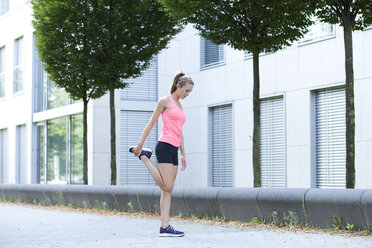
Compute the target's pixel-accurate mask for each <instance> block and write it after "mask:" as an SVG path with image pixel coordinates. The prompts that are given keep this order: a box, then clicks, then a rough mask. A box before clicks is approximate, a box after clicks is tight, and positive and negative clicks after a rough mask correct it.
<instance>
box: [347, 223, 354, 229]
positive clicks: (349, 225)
mask: <svg viewBox="0 0 372 248" xmlns="http://www.w3.org/2000/svg"><path fill="white" fill-rule="evenodd" d="M346 229H347V230H349V231H352V230H353V229H354V224H350V223H347V224H346Z"/></svg>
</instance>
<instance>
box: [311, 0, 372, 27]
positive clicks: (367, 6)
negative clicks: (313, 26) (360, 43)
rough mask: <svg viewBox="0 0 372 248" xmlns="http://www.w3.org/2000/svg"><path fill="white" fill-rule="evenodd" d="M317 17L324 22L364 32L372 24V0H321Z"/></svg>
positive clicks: (318, 2)
mask: <svg viewBox="0 0 372 248" xmlns="http://www.w3.org/2000/svg"><path fill="white" fill-rule="evenodd" d="M317 4H318V6H317V7H318V9H317V11H316V15H317V16H318V18H319V19H320V20H322V21H324V22H328V23H332V24H340V25H341V26H343V27H345V26H350V27H351V29H352V30H363V29H364V28H366V27H367V26H368V25H370V24H372V1H371V0H320V1H317Z"/></svg>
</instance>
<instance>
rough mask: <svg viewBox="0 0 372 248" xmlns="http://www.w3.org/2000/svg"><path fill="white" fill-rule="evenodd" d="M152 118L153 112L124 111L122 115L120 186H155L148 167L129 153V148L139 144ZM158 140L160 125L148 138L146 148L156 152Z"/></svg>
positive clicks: (156, 126)
mask: <svg viewBox="0 0 372 248" xmlns="http://www.w3.org/2000/svg"><path fill="white" fill-rule="evenodd" d="M151 116H152V112H151V111H130V110H129V111H128V110H122V111H121V115H120V129H121V130H120V172H119V173H120V184H143V185H155V182H154V180H153V178H152V177H151V175H150V173H149V171H148V169H147V168H146V166H142V162H141V161H140V160H139V159H138V158H137V157H134V156H133V154H131V153H129V152H128V147H129V146H132V145H135V144H137V142H138V139H139V138H140V137H141V135H142V131H143V130H144V129H145V127H146V125H147V123H148V122H149V120H150V118H151ZM157 140H158V124H157V123H156V124H155V126H154V127H153V128H152V130H151V132H150V134H149V135H148V136H147V139H146V142H145V144H144V147H148V148H150V149H152V150H153V151H155V146H156V143H157Z"/></svg>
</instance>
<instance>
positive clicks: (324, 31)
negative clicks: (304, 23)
mask: <svg viewBox="0 0 372 248" xmlns="http://www.w3.org/2000/svg"><path fill="white" fill-rule="evenodd" d="M314 22H315V23H314V24H313V25H312V26H310V27H309V31H308V32H307V33H306V34H305V35H304V37H303V38H302V39H301V40H299V42H298V43H299V44H302V43H306V42H311V41H317V40H321V39H325V38H329V37H334V36H335V29H334V25H332V24H329V23H325V22H320V21H318V20H315V21H314Z"/></svg>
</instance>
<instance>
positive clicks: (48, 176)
mask: <svg viewBox="0 0 372 248" xmlns="http://www.w3.org/2000/svg"><path fill="white" fill-rule="evenodd" d="M45 137H46V138H45ZM38 147H39V149H38V165H39V173H40V175H39V176H40V177H39V178H40V183H50V184H71V183H75V184H76V183H81V184H82V183H83V116H82V114H79V115H73V116H65V117H62V118H58V119H53V120H49V121H47V122H46V123H45V124H41V125H39V126H38ZM45 158H47V160H46V161H45Z"/></svg>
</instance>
